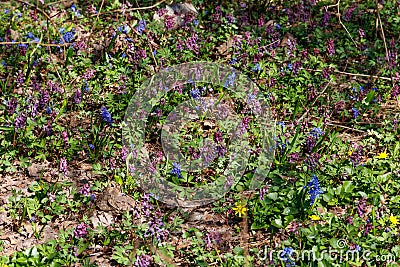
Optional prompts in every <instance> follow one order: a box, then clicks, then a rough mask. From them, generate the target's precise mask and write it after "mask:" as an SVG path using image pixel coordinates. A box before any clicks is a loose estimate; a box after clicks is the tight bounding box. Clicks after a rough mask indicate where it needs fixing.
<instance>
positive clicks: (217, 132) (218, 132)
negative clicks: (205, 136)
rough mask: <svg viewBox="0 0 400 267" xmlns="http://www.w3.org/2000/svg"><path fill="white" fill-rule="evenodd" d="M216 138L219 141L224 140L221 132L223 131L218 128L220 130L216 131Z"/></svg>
mask: <svg viewBox="0 0 400 267" xmlns="http://www.w3.org/2000/svg"><path fill="white" fill-rule="evenodd" d="M214 140H215V142H217V143H221V142H222V133H221V131H219V130H218V131H216V132H215V133H214Z"/></svg>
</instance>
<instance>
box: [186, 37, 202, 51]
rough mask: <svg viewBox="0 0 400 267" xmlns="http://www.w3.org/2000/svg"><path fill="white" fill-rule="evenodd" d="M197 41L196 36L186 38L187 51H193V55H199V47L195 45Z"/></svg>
mask: <svg viewBox="0 0 400 267" xmlns="http://www.w3.org/2000/svg"><path fill="white" fill-rule="evenodd" d="M197 39H198V36H197V34H195V33H193V34H192V37H190V38H188V39H187V40H186V43H185V44H186V47H187V49H189V50H191V51H193V52H194V53H195V54H198V53H199V46H198V45H197Z"/></svg>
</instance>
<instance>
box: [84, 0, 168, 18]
mask: <svg viewBox="0 0 400 267" xmlns="http://www.w3.org/2000/svg"><path fill="white" fill-rule="evenodd" d="M166 1H167V0H161V1H160V2H157V3H155V4H154V5H152V6H145V7H134V8H127V9H114V10H110V11H105V12H103V13H101V12H100V11H99V12H98V13H97V14H92V15H91V17H95V16H99V15H100V14H101V15H104V14H108V13H116V12H126V11H135V10H145V9H152V8H155V7H157V6H159V5H161V4H162V3H164V2H166Z"/></svg>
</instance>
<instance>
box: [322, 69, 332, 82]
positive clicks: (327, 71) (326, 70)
mask: <svg viewBox="0 0 400 267" xmlns="http://www.w3.org/2000/svg"><path fill="white" fill-rule="evenodd" d="M330 74H331V73H330V70H329V67H326V68H323V69H322V77H324V78H325V79H327V80H329V79H330V77H329V75H330Z"/></svg>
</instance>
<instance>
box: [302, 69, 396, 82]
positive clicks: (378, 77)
mask: <svg viewBox="0 0 400 267" xmlns="http://www.w3.org/2000/svg"><path fill="white" fill-rule="evenodd" d="M300 69H302V70H307V71H315V72H322V70H314V69H307V68H300ZM333 72H335V73H339V74H343V75H349V76H360V77H372V78H375V79H381V80H386V81H391V78H388V77H382V76H376V75H368V74H362V73H350V72H344V71H339V70H334V71H333Z"/></svg>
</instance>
